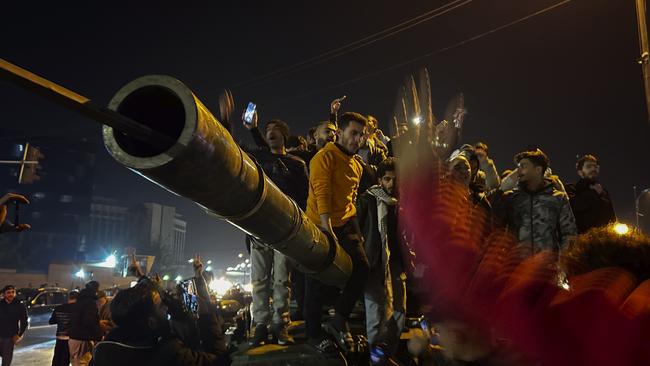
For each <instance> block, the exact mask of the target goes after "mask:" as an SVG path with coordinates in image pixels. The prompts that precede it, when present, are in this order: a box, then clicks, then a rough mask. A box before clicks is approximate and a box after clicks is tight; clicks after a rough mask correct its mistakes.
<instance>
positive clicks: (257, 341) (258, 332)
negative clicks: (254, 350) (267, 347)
mask: <svg viewBox="0 0 650 366" xmlns="http://www.w3.org/2000/svg"><path fill="white" fill-rule="evenodd" d="M268 341H269V329H268V328H267V326H266V324H257V325H256V326H255V330H253V338H252V339H251V340H250V341H249V342H248V344H249V345H250V346H251V347H259V346H261V345H263V344H266V343H267V342H268Z"/></svg>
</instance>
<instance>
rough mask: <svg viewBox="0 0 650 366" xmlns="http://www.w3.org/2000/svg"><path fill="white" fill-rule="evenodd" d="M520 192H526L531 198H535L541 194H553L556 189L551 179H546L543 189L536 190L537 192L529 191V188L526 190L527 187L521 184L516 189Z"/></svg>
mask: <svg viewBox="0 0 650 366" xmlns="http://www.w3.org/2000/svg"><path fill="white" fill-rule="evenodd" d="M516 189H517V190H518V191H521V192H524V193H526V194H529V195H531V196H535V195H538V194H541V193H549V192H552V191H553V190H554V189H555V187H554V186H553V182H551V180H550V179H544V185H543V186H542V188H540V189H538V190H536V191H529V190H528V188H526V185H525V184H523V183H519V184H518V185H517V188H516Z"/></svg>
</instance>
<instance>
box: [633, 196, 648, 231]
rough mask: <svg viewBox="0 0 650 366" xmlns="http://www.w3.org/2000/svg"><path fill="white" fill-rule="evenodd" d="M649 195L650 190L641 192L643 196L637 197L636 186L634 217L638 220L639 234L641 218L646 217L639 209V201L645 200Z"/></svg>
mask: <svg viewBox="0 0 650 366" xmlns="http://www.w3.org/2000/svg"><path fill="white" fill-rule="evenodd" d="M648 193H650V188H646V189H644V190H643V191H642V192H641V194H640V195H638V196H637V194H636V186H634V217H635V219H636V229H637V231H639V232H641V223H640V220H639V218H640V217H641V216H644V215H643V214H642V213H641V210H640V209H639V201H641V198H643V197H644V196H645V195H646V194H648Z"/></svg>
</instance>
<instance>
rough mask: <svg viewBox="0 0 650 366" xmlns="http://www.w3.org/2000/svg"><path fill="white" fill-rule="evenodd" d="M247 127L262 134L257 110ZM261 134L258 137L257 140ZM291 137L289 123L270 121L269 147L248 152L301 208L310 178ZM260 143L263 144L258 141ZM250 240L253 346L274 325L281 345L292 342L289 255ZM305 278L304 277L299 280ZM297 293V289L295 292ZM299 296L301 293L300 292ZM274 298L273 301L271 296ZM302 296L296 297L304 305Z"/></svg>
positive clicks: (267, 131)
mask: <svg viewBox="0 0 650 366" xmlns="http://www.w3.org/2000/svg"><path fill="white" fill-rule="evenodd" d="M244 126H245V127H246V128H247V129H249V130H250V131H251V133H252V134H253V136H254V137H255V135H258V134H259V135H261V134H260V132H259V130H258V129H257V113H255V114H254V115H253V121H252V123H250V124H247V123H244ZM259 137H260V136H258V137H256V138H255V139H256V140H258V139H259ZM288 138H289V126H288V125H287V124H286V123H285V122H283V121H281V120H277V119H274V120H271V121H269V122H267V123H266V126H265V127H264V142H265V144H266V146H263V145H262V147H259V148H258V149H254V150H251V151H249V153H250V155H252V156H253V157H254V158H255V160H256V161H257V162H258V163H259V164H260V165H261V167H262V170H264V173H265V174H266V175H267V176H268V177H269V178H271V180H272V181H273V183H275V184H276V185H277V186H278V188H280V189H281V190H282V192H284V193H285V194H286V195H288V196H289V197H291V198H292V199H293V200H294V201H295V202H296V203H297V204H298V206H299V207H300V208H301V209H303V210H304V209H305V208H306V205H307V193H308V184H309V181H308V178H307V166H306V165H305V162H304V161H303V160H302V159H300V158H298V157H295V156H293V155H291V154H288V153H287V151H286V148H285V144H286V141H287V139H288ZM258 145H260V144H258ZM248 240H249V242H250V243H251V249H250V251H251V283H252V285H253V290H252V295H253V303H252V304H251V313H252V324H251V325H252V327H253V329H254V332H253V338H252V340H251V345H252V346H259V345H261V344H263V343H266V342H267V339H268V334H269V330H268V327H269V326H271V328H272V331H273V335H274V336H275V338H276V339H277V342H278V343H279V344H281V345H284V344H292V343H293V338H292V337H291V336H290V335H289V333H288V330H287V327H288V325H289V321H290V319H289V297H290V280H289V278H290V275H289V273H290V270H291V269H290V264H289V261H288V259H287V257H286V256H284V255H283V254H282V253H280V252H278V251H276V250H274V249H273V248H271V247H269V246H267V245H266V244H264V243H262V242H260V241H259V240H258V239H256V238H254V237H252V236H251V237H249V238H248ZM297 280H299V281H304V280H303V279H297ZM296 292H298V291H296ZM298 296H300V294H298ZM271 298H273V303H272V304H271V303H270V301H269V300H270V299H271ZM301 300H302V299H301V298H298V299H297V302H298V304H301V303H302V301H301Z"/></svg>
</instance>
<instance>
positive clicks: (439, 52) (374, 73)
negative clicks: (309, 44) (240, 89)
mask: <svg viewBox="0 0 650 366" xmlns="http://www.w3.org/2000/svg"><path fill="white" fill-rule="evenodd" d="M569 2H571V0H563V1H560V2H559V3H556V4H554V5H551V6H549V7H546V8H544V9H542V10H539V11H536V12H534V13H531V14H528V15H526V16H524V17H522V18H519V19H516V20H513V21H511V22H509V23H506V24H503V25H501V26H498V27H496V28H493V29H491V30H489V31H486V32H483V33H480V34H477V35H475V36H473V37H470V38H467V39H465V40H462V41H460V42H457V43H454V44H452V45H450V46H446V47H443V48H439V49H437V50H434V51H431V52H429V53H426V54H424V55H420V56H418V57H415V58H412V59H409V60H406V61H403V62H400V63H398V64H395V65H392V66H389V67H386V68H384V69H380V70H377V71H373V72H370V73H367V74H364V75H361V76H359V77H356V78H353V79H348V80H345V81H343V82H341V83H339V84H336V85H332V86H328V87H325V88H321V89H317V90H313V91H310V92H303V93H301V94H296V95H293V96H291V97H287V98H283V99H280V100H277V101H275V102H271V103H283V102H286V101H288V100H293V99H296V98H301V97H305V96H308V95H313V94H318V93H321V92H323V91H326V90H330V89H335V88H340V87H342V86H346V85H349V84H352V83H356V82H358V81H361V80H363V79H367V78H369V77H372V76H376V75H379V74H383V73H385V72H388V71H392V70H395V69H399V68H401V67H404V66H406V65H409V64H412V63H414V62H417V61H420V60H423V59H425V58H428V57H431V56H435V55H439V54H441V53H444V52H446V51H449V50H452V49H454V48H457V47H460V46H464V45H466V44H468V43H470V42H473V41H476V40H478V39H480V38H483V37H486V36H488V35H491V34H493V33H496V32H498V31H500V30H503V29H506V28H510V27H512V26H514V25H516V24H519V23H521V22H524V21H526V20H528V19H531V18H534V17H536V16H538V15H542V14H544V13H546V12H549V11H551V10H553V9H555V8H558V7H560V6H562V5H565V4H567V3H569ZM269 104H270V103H269Z"/></svg>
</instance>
